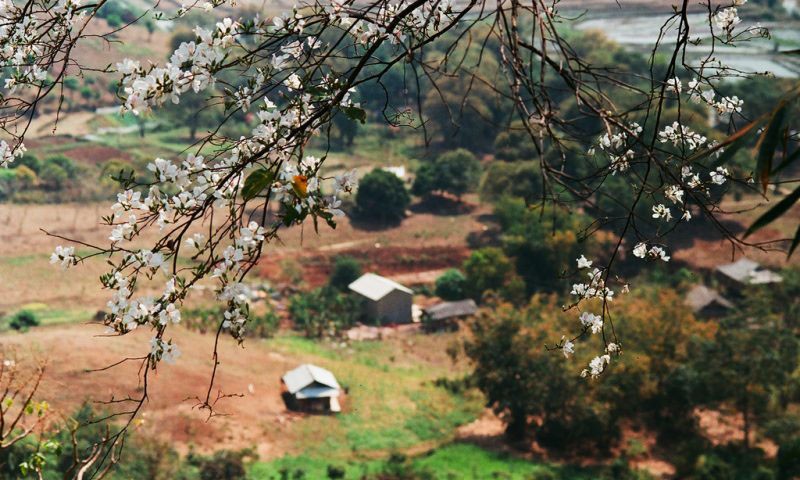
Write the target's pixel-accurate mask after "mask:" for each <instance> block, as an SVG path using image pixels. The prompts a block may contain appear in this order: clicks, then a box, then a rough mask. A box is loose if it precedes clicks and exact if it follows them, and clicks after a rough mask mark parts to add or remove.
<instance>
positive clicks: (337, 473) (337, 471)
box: [326, 465, 346, 479]
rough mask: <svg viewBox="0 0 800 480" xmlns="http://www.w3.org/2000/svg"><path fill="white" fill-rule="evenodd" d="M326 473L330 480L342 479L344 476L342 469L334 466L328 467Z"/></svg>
mask: <svg viewBox="0 0 800 480" xmlns="http://www.w3.org/2000/svg"><path fill="white" fill-rule="evenodd" d="M326 473H327V474H328V478H330V479H336V478H344V477H345V474H346V472H345V470H344V468H342V467H337V466H336V465H328V468H327V472H326Z"/></svg>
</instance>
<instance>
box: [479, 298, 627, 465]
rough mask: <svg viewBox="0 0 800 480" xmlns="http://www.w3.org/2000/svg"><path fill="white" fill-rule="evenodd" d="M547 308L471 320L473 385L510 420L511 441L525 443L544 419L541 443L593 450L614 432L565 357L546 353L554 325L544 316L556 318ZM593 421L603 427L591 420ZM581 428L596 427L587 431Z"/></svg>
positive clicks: (504, 308) (500, 310)
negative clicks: (536, 421) (535, 424)
mask: <svg viewBox="0 0 800 480" xmlns="http://www.w3.org/2000/svg"><path fill="white" fill-rule="evenodd" d="M547 308H549V306H548V305H547V304H546V303H545V304H532V305H531V306H529V307H528V308H524V309H516V308H514V307H512V306H511V305H507V304H505V305H499V306H497V307H496V308H495V309H494V311H491V312H487V313H483V314H481V315H479V316H478V317H477V318H476V319H474V320H473V321H471V322H470V329H471V331H472V335H471V336H470V339H469V340H468V341H467V342H466V343H465V352H466V354H467V356H468V357H469V359H470V360H471V361H472V362H473V364H474V371H473V374H472V375H473V380H474V381H475V384H476V385H477V386H478V388H479V389H480V390H481V391H482V392H483V393H484V395H485V396H486V398H487V401H488V403H489V405H490V406H491V407H492V408H493V409H494V411H495V412H497V413H498V414H499V415H500V416H501V417H502V418H503V419H504V420H505V421H506V433H507V435H508V436H509V437H510V438H512V439H520V438H523V437H524V436H525V435H526V434H527V433H528V429H529V427H530V425H529V423H528V422H529V419H530V418H531V417H533V416H539V417H541V418H542V424H541V427H540V429H539V430H538V432H537V438H538V436H539V434H540V433H541V434H542V438H543V439H544V440H545V441H546V442H547V443H549V445H550V446H551V447H554V448H559V449H561V448H564V449H567V448H570V447H574V446H576V445H581V447H582V448H585V449H591V448H592V446H593V444H595V442H597V441H598V440H601V441H605V442H608V441H609V440H610V439H613V438H614V434H613V432H612V429H613V427H612V426H611V424H609V423H605V422H604V421H602V420H600V419H602V418H605V417H604V416H603V415H602V414H601V411H602V406H601V405H600V404H597V405H591V404H588V403H587V402H586V397H585V395H586V393H585V391H584V390H585V388H583V387H580V386H579V383H578V382H579V377H578V375H576V374H575V373H574V372H569V371H568V370H567V367H566V364H565V362H564V358H563V357H562V356H561V355H559V354H554V352H550V351H547V350H546V349H544V348H542V345H543V344H544V343H545V342H547V341H548V339H549V338H550V335H551V333H550V331H549V328H551V327H552V326H553V324H552V323H551V322H543V321H542V316H545V317H550V318H551V319H552V316H551V314H550V312H547V310H546V309H547ZM579 396H581V397H583V399H582V400H581V401H580V402H578V401H576V400H577V399H578V398H579ZM590 417H591V418H596V419H598V423H595V422H594V421H588V419H589V418H590ZM581 423H584V424H591V425H592V427H591V429H584V428H582V427H581ZM592 429H594V431H592ZM573 430H574V431H573ZM557 431H560V433H559V435H558V436H557V437H556V436H555V433H556V432H557Z"/></svg>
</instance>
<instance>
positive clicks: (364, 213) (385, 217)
mask: <svg viewBox="0 0 800 480" xmlns="http://www.w3.org/2000/svg"><path fill="white" fill-rule="evenodd" d="M409 203H411V197H409V195H408V191H407V190H406V187H405V185H403V181H402V180H400V179H399V178H397V175H395V174H393V173H391V172H387V171H385V170H381V169H375V170H373V171H371V172H370V173H368V174H366V175H364V178H362V179H361V181H360V182H359V186H358V192H357V194H356V213H357V214H358V216H359V217H360V218H364V219H368V220H377V221H381V222H390V223H391V222H399V221H400V220H402V219H403V217H405V215H406V208H408V204H409Z"/></svg>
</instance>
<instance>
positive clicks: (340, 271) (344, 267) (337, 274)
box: [328, 255, 361, 290]
mask: <svg viewBox="0 0 800 480" xmlns="http://www.w3.org/2000/svg"><path fill="white" fill-rule="evenodd" d="M360 276H361V263H359V261H358V260H356V259H355V258H353V257H348V256H346V255H342V256H338V257H336V258H335V259H334V260H333V271H332V272H331V276H330V278H329V279H328V285H330V286H331V287H333V288H335V289H337V290H345V289H347V286H348V285H350V284H351V283H352V282H353V281H355V280H356V279H357V278H358V277H360Z"/></svg>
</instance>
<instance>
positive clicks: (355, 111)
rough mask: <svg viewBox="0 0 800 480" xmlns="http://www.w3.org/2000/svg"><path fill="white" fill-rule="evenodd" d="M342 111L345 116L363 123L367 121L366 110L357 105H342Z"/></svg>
mask: <svg viewBox="0 0 800 480" xmlns="http://www.w3.org/2000/svg"><path fill="white" fill-rule="evenodd" d="M342 111H343V112H344V114H345V115H347V118H349V119H350V120H354V121H356V122H361V123H365V122H366V121H367V112H366V111H365V110H364V109H363V108H359V107H342Z"/></svg>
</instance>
